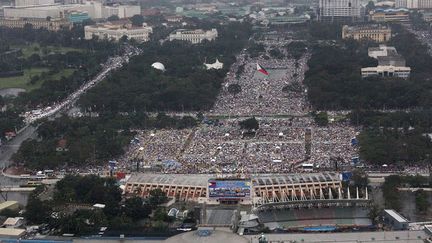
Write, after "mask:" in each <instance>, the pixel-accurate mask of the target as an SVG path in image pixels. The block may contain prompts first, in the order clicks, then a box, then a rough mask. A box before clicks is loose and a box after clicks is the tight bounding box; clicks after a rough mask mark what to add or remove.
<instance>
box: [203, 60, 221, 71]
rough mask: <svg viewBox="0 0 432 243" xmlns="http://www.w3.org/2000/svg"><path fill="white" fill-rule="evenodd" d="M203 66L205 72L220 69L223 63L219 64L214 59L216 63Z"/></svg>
mask: <svg viewBox="0 0 432 243" xmlns="http://www.w3.org/2000/svg"><path fill="white" fill-rule="evenodd" d="M204 65H205V66H206V68H207V70H209V69H222V68H223V63H221V62H219V60H218V59H216V62H214V63H212V64H208V63H204Z"/></svg>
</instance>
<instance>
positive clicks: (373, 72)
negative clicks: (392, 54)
mask: <svg viewBox="0 0 432 243" xmlns="http://www.w3.org/2000/svg"><path fill="white" fill-rule="evenodd" d="M410 73H411V68H410V67H395V66H377V67H366V68H362V69H361V74H362V78H367V77H371V76H380V77H397V78H405V79H406V78H408V77H409V76H410Z"/></svg>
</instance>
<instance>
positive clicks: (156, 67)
mask: <svg viewBox="0 0 432 243" xmlns="http://www.w3.org/2000/svg"><path fill="white" fill-rule="evenodd" d="M151 66H152V68H154V69H158V70H161V71H165V66H164V65H163V64H162V63H160V62H155V63H153V64H152V65H151Z"/></svg>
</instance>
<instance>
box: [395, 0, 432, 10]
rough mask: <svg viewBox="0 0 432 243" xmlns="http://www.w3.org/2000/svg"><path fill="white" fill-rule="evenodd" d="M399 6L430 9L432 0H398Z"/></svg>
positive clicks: (397, 5)
mask: <svg viewBox="0 0 432 243" xmlns="http://www.w3.org/2000/svg"><path fill="white" fill-rule="evenodd" d="M395 6H396V7H397V8H408V9H428V8H432V0H396V4H395Z"/></svg>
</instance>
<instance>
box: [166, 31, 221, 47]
mask: <svg viewBox="0 0 432 243" xmlns="http://www.w3.org/2000/svg"><path fill="white" fill-rule="evenodd" d="M217 37H218V32H217V29H211V30H202V29H196V30H186V29H180V30H176V31H174V32H173V33H171V34H170V35H169V40H170V41H173V40H181V41H188V42H191V43H192V44H198V43H201V42H203V41H204V40H208V41H213V40H215V39H216V38H217Z"/></svg>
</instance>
